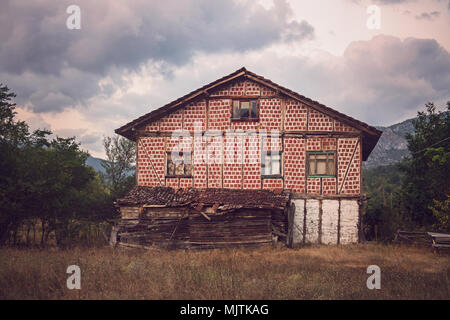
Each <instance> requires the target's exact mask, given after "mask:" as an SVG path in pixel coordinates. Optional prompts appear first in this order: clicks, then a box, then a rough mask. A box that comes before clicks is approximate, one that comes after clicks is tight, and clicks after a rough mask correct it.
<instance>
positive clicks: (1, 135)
mask: <svg viewBox="0 0 450 320" xmlns="http://www.w3.org/2000/svg"><path fill="white" fill-rule="evenodd" d="M14 97H15V95H14V93H11V92H10V91H9V88H8V87H6V86H3V85H0V154H1V157H0V245H2V244H9V245H26V246H32V245H33V246H36V245H39V246H45V245H47V244H48V243H49V242H50V241H51V242H52V243H54V244H56V245H58V246H59V247H68V246H71V245H74V244H78V245H83V244H85V245H94V244H104V243H105V238H106V234H107V233H108V227H109V223H108V222H112V221H113V219H115V218H116V217H117V213H116V210H115V209H114V207H113V201H114V200H115V199H116V198H117V197H118V196H121V195H123V194H124V193H125V192H126V191H127V188H129V185H130V182H129V181H130V180H133V177H131V178H130V177H128V176H126V177H124V176H125V172H126V170H129V167H130V166H131V165H132V163H131V162H130V159H132V158H133V157H134V146H133V144H132V143H130V142H126V143H123V141H121V140H120V139H117V138H105V141H113V142H115V144H114V145H110V144H106V143H105V146H106V145H108V149H107V154H108V156H109V157H108V160H109V161H105V168H106V174H105V175H103V176H102V177H100V176H99V175H98V174H97V173H96V172H95V171H94V169H93V168H91V167H89V166H87V165H86V164H85V162H86V159H87V157H88V153H87V152H85V151H83V150H81V149H80V146H79V144H78V143H77V142H76V141H75V137H71V138H61V137H55V138H51V135H52V133H51V132H50V131H48V130H36V131H34V132H30V129H29V127H28V125H27V124H26V123H25V122H23V121H18V120H16V119H15V115H16V112H15V103H14V102H13V98H14ZM123 145H125V146H126V150H125V151H126V156H125V158H126V159H124V156H119V157H117V156H115V154H117V153H120V154H123V153H124V152H123V151H124V149H123V148H122V146H123ZM116 149H117V150H116Z"/></svg>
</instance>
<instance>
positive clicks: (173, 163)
mask: <svg viewBox="0 0 450 320" xmlns="http://www.w3.org/2000/svg"><path fill="white" fill-rule="evenodd" d="M178 158H179V159H172V153H171V152H168V153H167V166H166V177H192V154H191V153H183V152H180V156H179V157H178Z"/></svg>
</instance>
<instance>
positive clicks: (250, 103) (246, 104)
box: [232, 100, 259, 121]
mask: <svg viewBox="0 0 450 320" xmlns="http://www.w3.org/2000/svg"><path fill="white" fill-rule="evenodd" d="M258 116H259V115H258V100H233V114H232V120H246V121H249V120H258Z"/></svg>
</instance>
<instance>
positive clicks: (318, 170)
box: [308, 152, 336, 177]
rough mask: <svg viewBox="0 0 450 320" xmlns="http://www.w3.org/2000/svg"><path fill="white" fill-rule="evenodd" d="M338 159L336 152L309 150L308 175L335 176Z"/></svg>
mask: <svg viewBox="0 0 450 320" xmlns="http://www.w3.org/2000/svg"><path fill="white" fill-rule="evenodd" d="M335 175H336V161H335V153H334V152H308V176H310V177H327V176H330V177H334V176H335Z"/></svg>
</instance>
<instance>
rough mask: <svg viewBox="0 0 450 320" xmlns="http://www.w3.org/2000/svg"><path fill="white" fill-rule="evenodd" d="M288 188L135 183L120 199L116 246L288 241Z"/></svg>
mask: <svg viewBox="0 0 450 320" xmlns="http://www.w3.org/2000/svg"><path fill="white" fill-rule="evenodd" d="M288 202H289V194H288V193H286V192H284V191H279V192H273V191H269V190H234V189H233V190H232V189H204V190H198V189H191V188H190V189H177V190H175V189H172V188H167V187H142V186H136V187H135V188H134V189H133V190H131V192H130V193H129V194H128V195H127V196H126V197H125V198H123V199H119V200H118V201H117V206H118V207H119V208H120V212H121V221H120V223H119V225H118V228H117V230H116V234H117V236H116V241H117V243H116V245H119V246H125V247H151V246H157V247H162V248H168V249H196V248H202V249H211V248H221V247H231V246H259V245H265V244H269V243H272V242H273V241H274V240H277V241H278V240H279V241H282V242H286V240H287V232H288V215H287V211H286V208H287V204H288Z"/></svg>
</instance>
